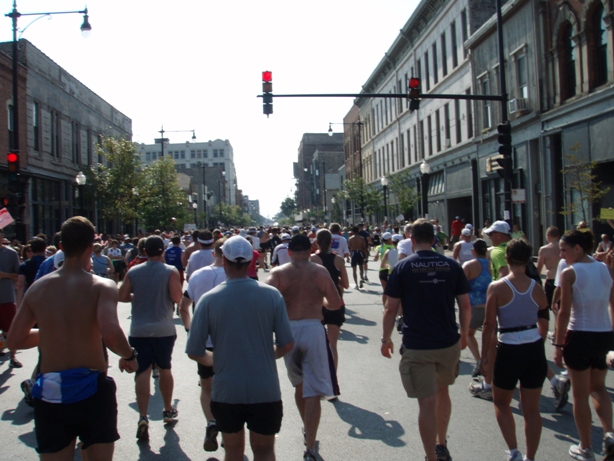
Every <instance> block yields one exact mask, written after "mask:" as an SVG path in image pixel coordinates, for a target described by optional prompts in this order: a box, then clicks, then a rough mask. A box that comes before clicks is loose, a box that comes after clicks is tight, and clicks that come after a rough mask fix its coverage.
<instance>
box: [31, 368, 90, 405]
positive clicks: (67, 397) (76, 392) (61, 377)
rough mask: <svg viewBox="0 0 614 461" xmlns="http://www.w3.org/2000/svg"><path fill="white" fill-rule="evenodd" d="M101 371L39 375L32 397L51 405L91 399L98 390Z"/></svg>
mask: <svg viewBox="0 0 614 461" xmlns="http://www.w3.org/2000/svg"><path fill="white" fill-rule="evenodd" d="M99 376H100V371H98V370H91V369H90V368H73V369H72V370H64V371H57V372H51V373H44V374H39V375H38V376H37V377H36V382H35V383H34V386H32V396H33V397H34V398H36V399H40V400H43V401H45V402H49V403H75V402H79V401H81V400H85V399H87V398H88V397H91V396H92V395H94V394H95V393H96V391H97V390H98V377H99Z"/></svg>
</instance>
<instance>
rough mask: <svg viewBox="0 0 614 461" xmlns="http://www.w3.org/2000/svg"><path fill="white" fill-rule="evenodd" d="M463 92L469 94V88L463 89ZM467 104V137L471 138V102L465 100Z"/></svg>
mask: <svg viewBox="0 0 614 461" xmlns="http://www.w3.org/2000/svg"><path fill="white" fill-rule="evenodd" d="M465 94H471V89H467V90H465ZM465 103H466V104H467V108H466V112H467V139H471V138H473V103H472V102H471V101H470V100H467V101H465Z"/></svg>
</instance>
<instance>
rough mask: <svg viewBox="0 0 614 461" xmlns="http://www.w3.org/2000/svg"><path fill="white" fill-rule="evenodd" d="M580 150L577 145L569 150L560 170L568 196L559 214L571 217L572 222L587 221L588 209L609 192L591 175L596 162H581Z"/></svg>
mask: <svg viewBox="0 0 614 461" xmlns="http://www.w3.org/2000/svg"><path fill="white" fill-rule="evenodd" d="M581 149H582V148H581V146H580V144H579V143H575V144H573V145H572V146H571V147H570V148H569V150H570V153H568V154H566V155H565V168H563V169H562V170H561V173H563V178H564V181H565V189H566V190H567V191H569V194H570V195H569V196H568V200H567V204H566V205H565V206H564V207H562V208H561V211H560V213H561V214H562V215H565V216H571V217H572V219H573V220H574V221H579V220H582V221H588V220H589V209H590V208H589V207H592V206H593V204H595V203H597V202H598V201H599V200H600V199H601V197H603V196H604V195H606V194H607V193H608V192H609V191H610V188H609V187H602V185H601V181H597V176H596V175H594V174H593V170H594V169H595V168H596V167H597V162H582V161H581V157H582V155H581Z"/></svg>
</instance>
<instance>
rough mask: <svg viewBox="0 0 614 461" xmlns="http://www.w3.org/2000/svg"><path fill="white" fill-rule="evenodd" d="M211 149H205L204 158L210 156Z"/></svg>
mask: <svg viewBox="0 0 614 461" xmlns="http://www.w3.org/2000/svg"><path fill="white" fill-rule="evenodd" d="M208 156H209V151H208V150H207V149H205V150H203V158H208Z"/></svg>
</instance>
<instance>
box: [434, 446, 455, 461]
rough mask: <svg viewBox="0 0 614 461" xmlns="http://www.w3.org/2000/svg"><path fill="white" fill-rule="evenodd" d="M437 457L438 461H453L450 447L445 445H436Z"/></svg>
mask: <svg viewBox="0 0 614 461" xmlns="http://www.w3.org/2000/svg"><path fill="white" fill-rule="evenodd" d="M435 456H437V461H452V457H451V456H450V452H449V451H448V447H446V446H445V445H435Z"/></svg>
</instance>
